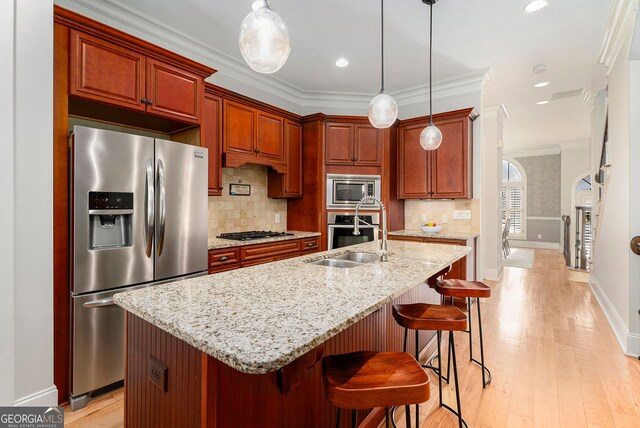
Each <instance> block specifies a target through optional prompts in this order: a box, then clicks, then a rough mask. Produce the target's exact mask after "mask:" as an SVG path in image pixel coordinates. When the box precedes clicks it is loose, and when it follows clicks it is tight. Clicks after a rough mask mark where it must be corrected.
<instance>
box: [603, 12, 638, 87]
mask: <svg viewBox="0 0 640 428" xmlns="http://www.w3.org/2000/svg"><path fill="white" fill-rule="evenodd" d="M637 8H638V0H614V3H613V6H612V7H611V12H609V19H608V20H607V25H606V27H605V32H604V38H603V41H602V45H601V47H600V56H599V57H598V62H599V63H601V64H603V65H604V66H605V67H606V68H607V74H608V73H609V70H611V65H613V63H614V62H615V61H616V58H617V57H618V54H619V53H620V51H621V50H622V46H623V45H624V44H625V42H626V41H627V40H628V38H629V37H631V33H632V31H633V27H634V25H635V18H636V13H637Z"/></svg>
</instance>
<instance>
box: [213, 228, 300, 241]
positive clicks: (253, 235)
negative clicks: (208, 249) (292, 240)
mask: <svg viewBox="0 0 640 428" xmlns="http://www.w3.org/2000/svg"><path fill="white" fill-rule="evenodd" d="M278 236H293V233H287V232H271V231H267V230H252V231H250V232H234V233H221V234H220V236H218V238H222V239H232V240H234V241H251V240H253V239H262V238H272V237H278Z"/></svg>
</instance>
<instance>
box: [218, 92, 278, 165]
mask: <svg viewBox="0 0 640 428" xmlns="http://www.w3.org/2000/svg"><path fill="white" fill-rule="evenodd" d="M223 105H224V107H223V110H224V120H223V152H224V154H225V166H229V167H237V166H240V165H242V164H245V163H255V164H262V165H269V166H271V167H273V168H274V169H276V170H278V171H279V172H285V171H286V166H285V155H284V152H285V146H284V119H283V118H282V117H281V116H277V115H274V114H271V113H267V112H264V111H261V110H259V109H256V108H254V107H250V106H248V105H245V104H243V103H238V102H235V101H230V100H224V104H223Z"/></svg>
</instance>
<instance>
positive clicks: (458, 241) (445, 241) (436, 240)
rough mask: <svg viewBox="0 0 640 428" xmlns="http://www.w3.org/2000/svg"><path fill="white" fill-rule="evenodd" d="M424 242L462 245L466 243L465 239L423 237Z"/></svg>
mask: <svg viewBox="0 0 640 428" xmlns="http://www.w3.org/2000/svg"><path fill="white" fill-rule="evenodd" d="M424 242H428V243H429V244H444V245H461V246H463V247H464V246H466V245H467V241H464V240H462V239H440V238H425V241H424Z"/></svg>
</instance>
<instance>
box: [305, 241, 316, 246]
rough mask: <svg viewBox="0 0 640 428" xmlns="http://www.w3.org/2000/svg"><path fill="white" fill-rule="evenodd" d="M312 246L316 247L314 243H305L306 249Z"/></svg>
mask: <svg viewBox="0 0 640 428" xmlns="http://www.w3.org/2000/svg"><path fill="white" fill-rule="evenodd" d="M314 245H316V244H315V243H314V242H309V243H307V247H313V246H314Z"/></svg>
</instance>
